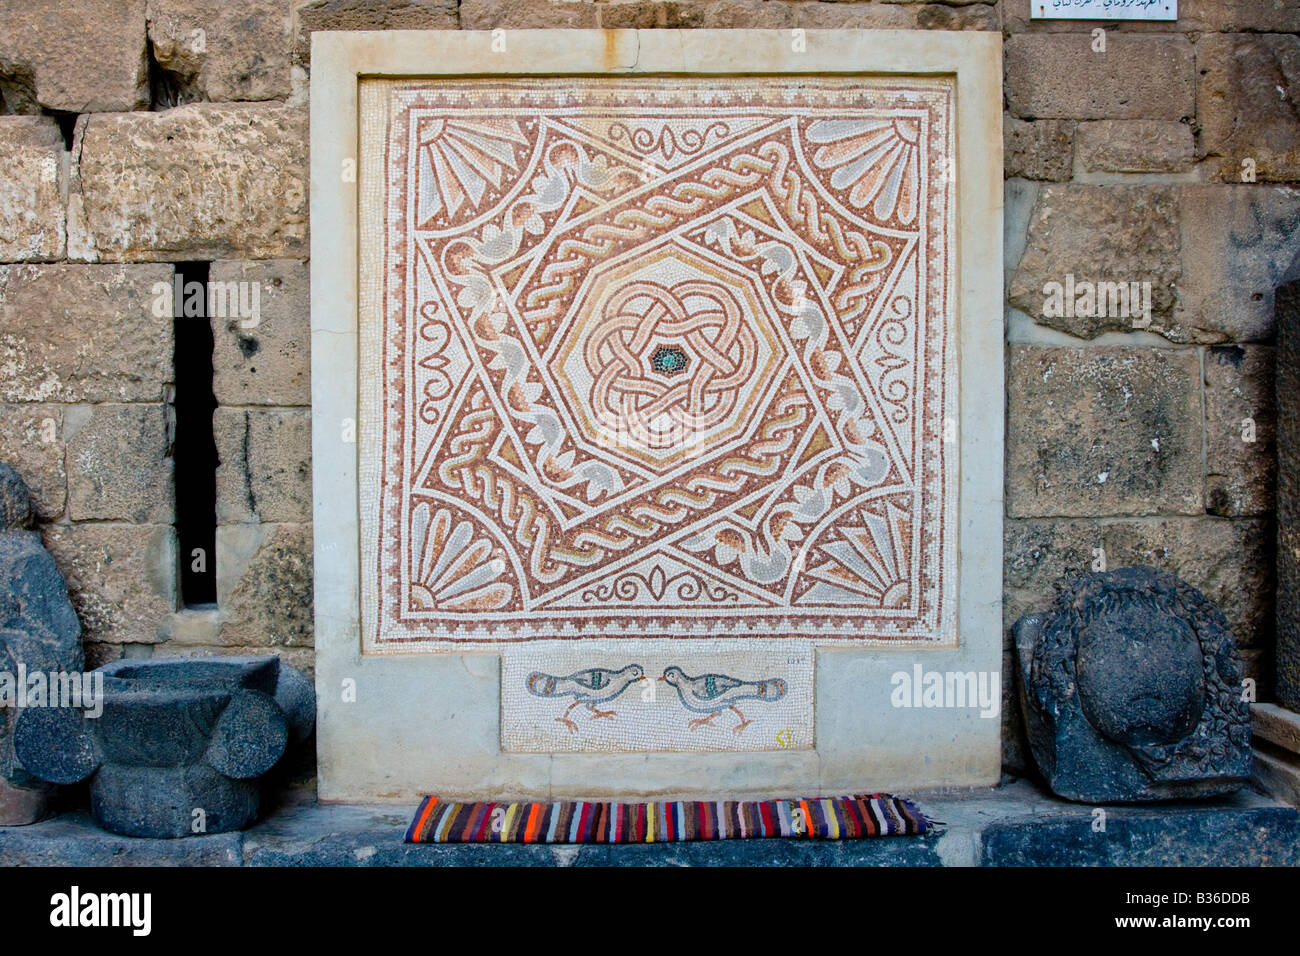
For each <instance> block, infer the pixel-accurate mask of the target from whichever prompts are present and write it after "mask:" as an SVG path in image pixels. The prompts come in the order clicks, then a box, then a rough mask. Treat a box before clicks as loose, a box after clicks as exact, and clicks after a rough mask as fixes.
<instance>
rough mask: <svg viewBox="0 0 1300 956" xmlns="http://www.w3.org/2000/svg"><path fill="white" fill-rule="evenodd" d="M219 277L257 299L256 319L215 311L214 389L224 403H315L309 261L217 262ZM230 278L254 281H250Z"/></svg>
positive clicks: (212, 276)
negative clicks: (312, 400)
mask: <svg viewBox="0 0 1300 956" xmlns="http://www.w3.org/2000/svg"><path fill="white" fill-rule="evenodd" d="M208 282H209V285H211V284H213V283H217V282H221V283H224V284H225V287H226V288H227V289H235V290H237V294H240V293H243V294H244V295H245V301H250V300H251V301H254V302H255V303H256V304H257V311H258V315H257V317H256V319H255V320H250V319H248V318H246V317H239V316H236V317H232V316H230V315H229V314H228V315H227V316H226V317H222V316H213V317H212V319H211V321H212V339H213V347H212V391H213V393H214V394H215V395H216V396H217V403H218V404H220V405H310V404H311V349H310V345H311V306H310V301H309V300H310V294H311V281H310V273H309V271H308V268H307V263H305V262H297V261H293V260H287V259H285V260H274V261H269V262H247V261H226V262H214V263H213V264H212V267H211V269H210V270H209V273H208ZM230 283H236V284H238V283H248V284H249V285H247V286H245V287H242V288H241V287H240V286H239V285H236V286H233V287H232V286H231V285H230Z"/></svg>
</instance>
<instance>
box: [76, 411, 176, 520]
mask: <svg viewBox="0 0 1300 956" xmlns="http://www.w3.org/2000/svg"><path fill="white" fill-rule="evenodd" d="M171 431H172V424H171V421H170V414H169V410H168V408H167V407H166V406H164V405H94V406H84V405H79V406H75V407H73V408H69V409H68V410H67V412H66V413H65V414H64V437H65V441H66V443H67V449H68V450H67V459H68V462H67V467H68V515H69V517H70V518H72V520H73V521H130V522H132V523H135V524H165V523H168V522H171V521H172V520H174V517H175V496H174V493H173V489H172V459H171Z"/></svg>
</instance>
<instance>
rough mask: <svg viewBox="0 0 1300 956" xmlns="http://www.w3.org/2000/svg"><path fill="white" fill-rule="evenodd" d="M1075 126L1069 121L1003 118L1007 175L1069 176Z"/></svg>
mask: <svg viewBox="0 0 1300 956" xmlns="http://www.w3.org/2000/svg"><path fill="white" fill-rule="evenodd" d="M1074 127H1075V124H1074V123H1072V122H1070V121H1069V120H1038V121H1037V122H1030V121H1028V120H1022V119H1017V118H1016V117H1014V116H1006V117H1004V118H1003V121H1002V148H1003V165H1004V166H1005V168H1006V175H1007V177H1008V178H1011V177H1013V176H1021V177H1023V178H1025V179H1047V180H1054V181H1060V180H1065V179H1069V178H1070V171H1071V166H1072V164H1073V158H1074Z"/></svg>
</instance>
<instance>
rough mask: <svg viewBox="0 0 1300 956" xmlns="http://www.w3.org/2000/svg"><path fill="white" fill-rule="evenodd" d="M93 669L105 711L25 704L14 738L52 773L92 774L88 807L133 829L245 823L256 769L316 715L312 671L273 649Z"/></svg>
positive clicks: (186, 830)
mask: <svg viewBox="0 0 1300 956" xmlns="http://www.w3.org/2000/svg"><path fill="white" fill-rule="evenodd" d="M96 673H97V674H102V675H103V694H102V705H103V712H102V714H101V715H100V716H99V717H98V718H90V717H87V716H84V715H83V714H82V713H81V712H79V711H73V710H66V709H42V710H38V709H34V708H27V709H25V710H24V711H23V713H22V714H21V716H20V718H19V721H18V725H17V729H16V732H15V746H16V748H17V752H18V754H19V756H20V758H21V759H22V760H23V762H24V764H25V765H26V766H27V767H28V769H30V770H31V772H32V773H35V774H37V775H38V776H40V777H41V778H43V779H45V780H48V781H50V782H52V783H76V782H78V781H81V780H86V779H89V780H90V810H91V815H92V816H93V817H94V818H95V821H96V822H97V823H98V824H99V825H100V826H102V827H103V828H104V829H106V830H111V831H113V832H114V833H121V834H124V835H126V836H140V837H183V836H191V835H198V834H204V833H225V832H228V831H230V830H238V829H242V828H243V827H246V826H248V825H249V824H251V823H252V822H253V821H254V820H256V819H257V815H258V811H259V809H260V806H261V787H260V785H259V779H260V778H261V777H263V776H264V775H265V774H266V773H267V772H268V771H270V770H271V768H272V767H274V766H275V765H276V764H277V763H278V762H279V761H280V758H281V757H282V756H283V755H284V753H285V751H286V749H287V748H288V746H289V745H290V743H291V742H296V741H301V740H303V739H304V738H305V737H306V736H307V735H308V734H309V733H310V732H311V728H312V724H313V722H314V720H315V694H314V692H313V690H312V687H311V684H310V682H309V681H308V680H307V678H306V677H305V676H303V674H301V673H300V672H299V671H297V670H295V669H294V668H292V667H290V666H289V665H287V664H282V663H281V662H280V659H279V658H277V657H222V658H206V659H190V658H172V659H168V658H158V659H153V660H121V661H114V662H113V663H111V664H106V665H105V666H103V667H101V668H100V669H99V671H97V672H96Z"/></svg>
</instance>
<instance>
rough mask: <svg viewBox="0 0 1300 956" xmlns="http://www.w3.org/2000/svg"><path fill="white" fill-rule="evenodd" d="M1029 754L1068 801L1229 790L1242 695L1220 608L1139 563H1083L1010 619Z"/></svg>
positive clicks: (1236, 767)
mask: <svg viewBox="0 0 1300 956" xmlns="http://www.w3.org/2000/svg"><path fill="white" fill-rule="evenodd" d="M1015 630H1016V652H1017V658H1018V661H1019V669H1018V673H1017V676H1018V677H1019V678H1020V679H1021V681H1022V684H1021V702H1022V705H1023V710H1024V715H1025V723H1026V726H1027V729H1028V734H1029V741H1030V745H1031V747H1032V750H1033V754H1034V759H1035V761H1036V762H1037V764H1038V766H1039V769H1040V770H1041V771H1042V773H1043V775H1044V777H1045V778H1046V779H1047V782H1048V784H1049V785H1050V786H1051V788H1052V790H1053V791H1055V792H1056V793H1058V794H1060V795H1061V796H1063V797H1066V798H1067V799H1070V800H1078V801H1083V802H1090V803H1096V802H1105V801H1111V800H1120V801H1142V800H1167V799H1170V798H1178V797H1204V796H1213V795H1218V794H1223V793H1230V792H1232V791H1233V790H1236V789H1239V788H1240V787H1241V786H1242V785H1243V784H1244V783H1245V782H1246V780H1247V778H1248V777H1249V776H1250V715H1249V705H1248V704H1247V702H1246V700H1245V697H1244V695H1243V694H1242V693H1241V662H1240V658H1239V656H1238V654H1237V648H1236V645H1235V642H1234V641H1233V639H1232V635H1231V633H1230V632H1229V631H1228V630H1227V626H1226V622H1225V621H1224V618H1223V615H1222V614H1221V613H1220V612H1219V610H1218V608H1216V607H1215V606H1214V605H1213V604H1212V603H1211V602H1210V601H1208V600H1206V599H1205V597H1204V595H1202V594H1201V593H1200V592H1199V591H1198V590H1196V589H1195V588H1193V587H1191V586H1189V585H1188V584H1186V583H1185V582H1183V581H1180V580H1179V579H1178V578H1176V577H1174V576H1173V575H1171V574H1169V573H1168V572H1164V571H1157V570H1156V569H1154V568H1150V567H1135V568H1123V569H1121V570H1117V571H1112V572H1104V573H1096V574H1088V575H1085V576H1084V577H1082V578H1080V579H1078V580H1076V581H1072V582H1069V583H1068V584H1067V585H1066V586H1065V587H1064V588H1063V589H1062V590H1061V592H1060V594H1059V595H1058V596H1057V598H1056V600H1055V601H1054V602H1053V603H1052V606H1051V607H1050V608H1047V609H1045V610H1044V611H1043V612H1042V613H1036V614H1028V615H1026V616H1024V617H1022V618H1021V619H1020V620H1019V621H1018V622H1017V623H1016V629H1015Z"/></svg>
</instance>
